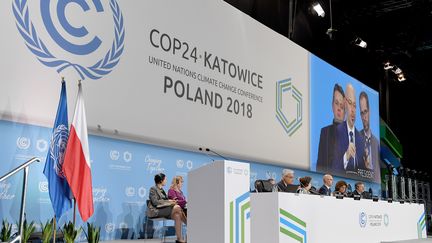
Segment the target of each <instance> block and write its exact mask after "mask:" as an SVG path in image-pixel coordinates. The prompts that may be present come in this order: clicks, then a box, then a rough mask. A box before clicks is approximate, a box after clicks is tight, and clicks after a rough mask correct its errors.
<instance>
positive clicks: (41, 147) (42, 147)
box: [36, 139, 48, 152]
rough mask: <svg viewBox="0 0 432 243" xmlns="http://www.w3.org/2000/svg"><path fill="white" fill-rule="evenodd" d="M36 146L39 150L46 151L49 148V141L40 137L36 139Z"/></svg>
mask: <svg viewBox="0 0 432 243" xmlns="http://www.w3.org/2000/svg"><path fill="white" fill-rule="evenodd" d="M36 148H37V150H38V151H39V152H45V151H46V150H47V149H48V142H47V141H46V140H45V139H38V140H37V141H36Z"/></svg>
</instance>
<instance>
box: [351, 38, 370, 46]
mask: <svg viewBox="0 0 432 243" xmlns="http://www.w3.org/2000/svg"><path fill="white" fill-rule="evenodd" d="M354 44H356V45H357V46H360V47H361V48H366V47H367V43H366V41H364V40H362V39H361V38H360V37H357V38H356V39H355V41H354Z"/></svg>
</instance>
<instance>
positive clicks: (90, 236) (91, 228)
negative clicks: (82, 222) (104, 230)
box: [86, 222, 101, 243]
mask: <svg viewBox="0 0 432 243" xmlns="http://www.w3.org/2000/svg"><path fill="white" fill-rule="evenodd" d="M100 229H101V228H100V227H98V228H96V226H95V225H94V224H93V223H91V224H90V223H88V222H87V233H86V237H87V242H88V243H98V242H99V238H100Z"/></svg>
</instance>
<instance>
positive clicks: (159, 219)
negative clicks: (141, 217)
mask: <svg viewBox="0 0 432 243" xmlns="http://www.w3.org/2000/svg"><path fill="white" fill-rule="evenodd" d="M149 202H150V200H147V201H146V205H148V204H149ZM169 220H172V219H167V218H161V217H156V218H149V217H148V216H147V215H146V222H145V229H144V237H145V238H146V239H148V235H147V233H148V232H147V229H148V223H149V221H152V222H153V224H154V223H155V222H162V239H161V240H162V241H161V242H165V232H166V228H167V227H168V226H166V222H167V221H169ZM172 221H174V220H172Z"/></svg>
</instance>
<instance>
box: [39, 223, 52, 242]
mask: <svg viewBox="0 0 432 243" xmlns="http://www.w3.org/2000/svg"><path fill="white" fill-rule="evenodd" d="M41 228H42V239H41V240H42V243H49V242H50V241H51V238H52V235H53V231H54V221H53V219H51V220H47V221H46V223H45V224H43V223H42V222H41Z"/></svg>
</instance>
